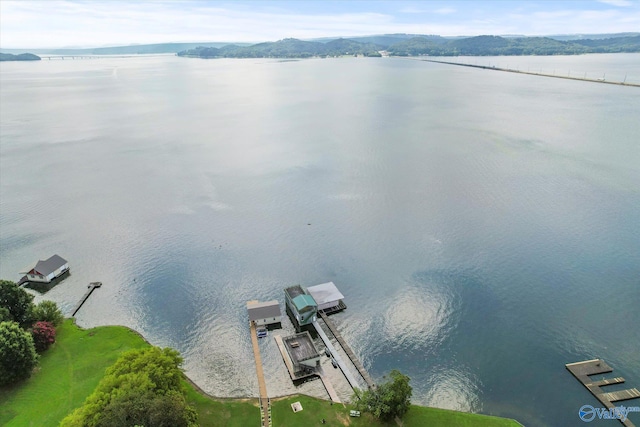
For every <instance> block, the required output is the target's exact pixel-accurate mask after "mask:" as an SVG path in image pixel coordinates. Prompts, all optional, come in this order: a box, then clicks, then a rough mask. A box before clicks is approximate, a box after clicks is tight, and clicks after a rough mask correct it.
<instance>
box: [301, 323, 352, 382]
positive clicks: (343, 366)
mask: <svg viewBox="0 0 640 427" xmlns="http://www.w3.org/2000/svg"><path fill="white" fill-rule="evenodd" d="M313 326H314V327H315V328H316V332H318V335H320V338H322V341H323V342H324V345H325V346H326V347H327V348H328V349H329V352H330V353H331V357H333V359H334V360H335V361H336V363H337V365H338V367H339V368H340V370H341V371H342V373H343V374H344V377H345V378H346V379H347V381H348V382H349V384H350V385H351V388H361V386H360V382H359V381H358V380H357V379H356V377H354V376H353V374H352V373H351V370H349V368H348V367H347V364H346V363H344V361H343V360H342V357H340V354H338V352H337V351H336V348H335V347H334V346H333V344H332V343H331V340H330V339H329V337H328V336H327V334H325V333H324V331H323V330H322V327H321V326H320V325H319V324H318V322H317V321H315V322H313Z"/></svg>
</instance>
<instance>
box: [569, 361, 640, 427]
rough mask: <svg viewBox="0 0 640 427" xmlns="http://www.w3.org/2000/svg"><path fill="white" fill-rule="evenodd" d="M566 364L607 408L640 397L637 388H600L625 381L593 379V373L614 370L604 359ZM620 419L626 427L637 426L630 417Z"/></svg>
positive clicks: (619, 378)
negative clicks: (607, 390)
mask: <svg viewBox="0 0 640 427" xmlns="http://www.w3.org/2000/svg"><path fill="white" fill-rule="evenodd" d="M565 366H566V368H567V369H568V370H569V372H571V374H572V375H573V376H574V377H576V379H577V380H578V381H580V382H581V383H582V385H583V386H585V387H586V388H587V390H589V391H590V392H591V394H593V396H594V397H595V398H596V399H598V401H599V402H600V403H602V405H604V406H605V407H606V408H607V409H613V408H615V407H616V406H615V405H614V404H613V402H619V401H623V400H629V399H636V398H639V397H640V391H638V389H637V388H631V389H627V390H621V391H612V392H605V391H603V390H602V389H601V388H600V387H605V386H608V385H612V384H621V383H624V382H625V380H624V378H622V377H616V378H610V379H601V380H595V381H594V380H591V378H590V376H591V375H598V374H608V373H610V372H613V368H611V366H609V365H607V363H606V362H605V361H604V360H602V359H593V360H586V361H584V362H576V363H568V364H567V365H565ZM618 421H620V422H621V423H622V425H624V426H625V427H635V426H634V424H633V423H632V422H631V421H629V419H625V420H622V419H619V420H618Z"/></svg>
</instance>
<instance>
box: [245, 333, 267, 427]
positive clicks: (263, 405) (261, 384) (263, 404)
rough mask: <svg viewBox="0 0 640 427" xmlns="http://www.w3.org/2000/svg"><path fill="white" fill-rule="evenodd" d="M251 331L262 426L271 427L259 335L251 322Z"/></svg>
mask: <svg viewBox="0 0 640 427" xmlns="http://www.w3.org/2000/svg"><path fill="white" fill-rule="evenodd" d="M249 329H250V330H251V344H252V346H253V357H254V358H255V360H256V375H257V376H258V388H259V389H260V418H261V423H260V425H262V426H263V427H271V401H270V400H269V397H268V396H267V383H266V382H265V380H264V371H263V370H262V358H261V357H260V347H258V333H257V332H256V324H255V323H254V322H249Z"/></svg>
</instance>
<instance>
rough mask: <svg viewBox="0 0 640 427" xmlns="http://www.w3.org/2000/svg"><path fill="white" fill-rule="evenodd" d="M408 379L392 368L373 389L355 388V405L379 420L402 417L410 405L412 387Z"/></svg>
mask: <svg viewBox="0 0 640 427" xmlns="http://www.w3.org/2000/svg"><path fill="white" fill-rule="evenodd" d="M409 381H410V378H409V377H408V376H406V375H404V374H402V373H401V372H400V371H398V370H397V369H394V370H392V371H391V372H390V373H389V378H388V379H387V380H386V381H385V382H383V383H382V384H380V385H378V386H377V387H376V388H374V389H373V390H365V391H362V390H358V389H356V391H355V392H354V397H355V399H353V400H354V401H355V406H356V408H357V409H358V410H360V411H363V412H369V413H370V414H371V415H373V416H374V417H376V418H378V419H381V420H385V421H389V420H392V419H394V418H395V417H398V418H402V417H403V416H404V414H406V413H407V411H408V410H409V407H410V406H411V394H412V392H413V389H412V388H411V386H410V385H409Z"/></svg>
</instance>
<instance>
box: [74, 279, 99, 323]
mask: <svg viewBox="0 0 640 427" xmlns="http://www.w3.org/2000/svg"><path fill="white" fill-rule="evenodd" d="M100 286H102V282H91V283H89V286H87V287H88V288H89V290H88V291H87V293H86V294H84V295H83V296H82V299H80V302H78V305H76V308H74V309H73V312H72V314H71V317H75V315H76V313H77V312H78V310H80V308H82V305H83V304H84V303H85V302H86V301H87V300H88V299H89V297H90V296H91V294H92V293H93V291H94V290H96V289H97V288H99V287H100Z"/></svg>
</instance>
